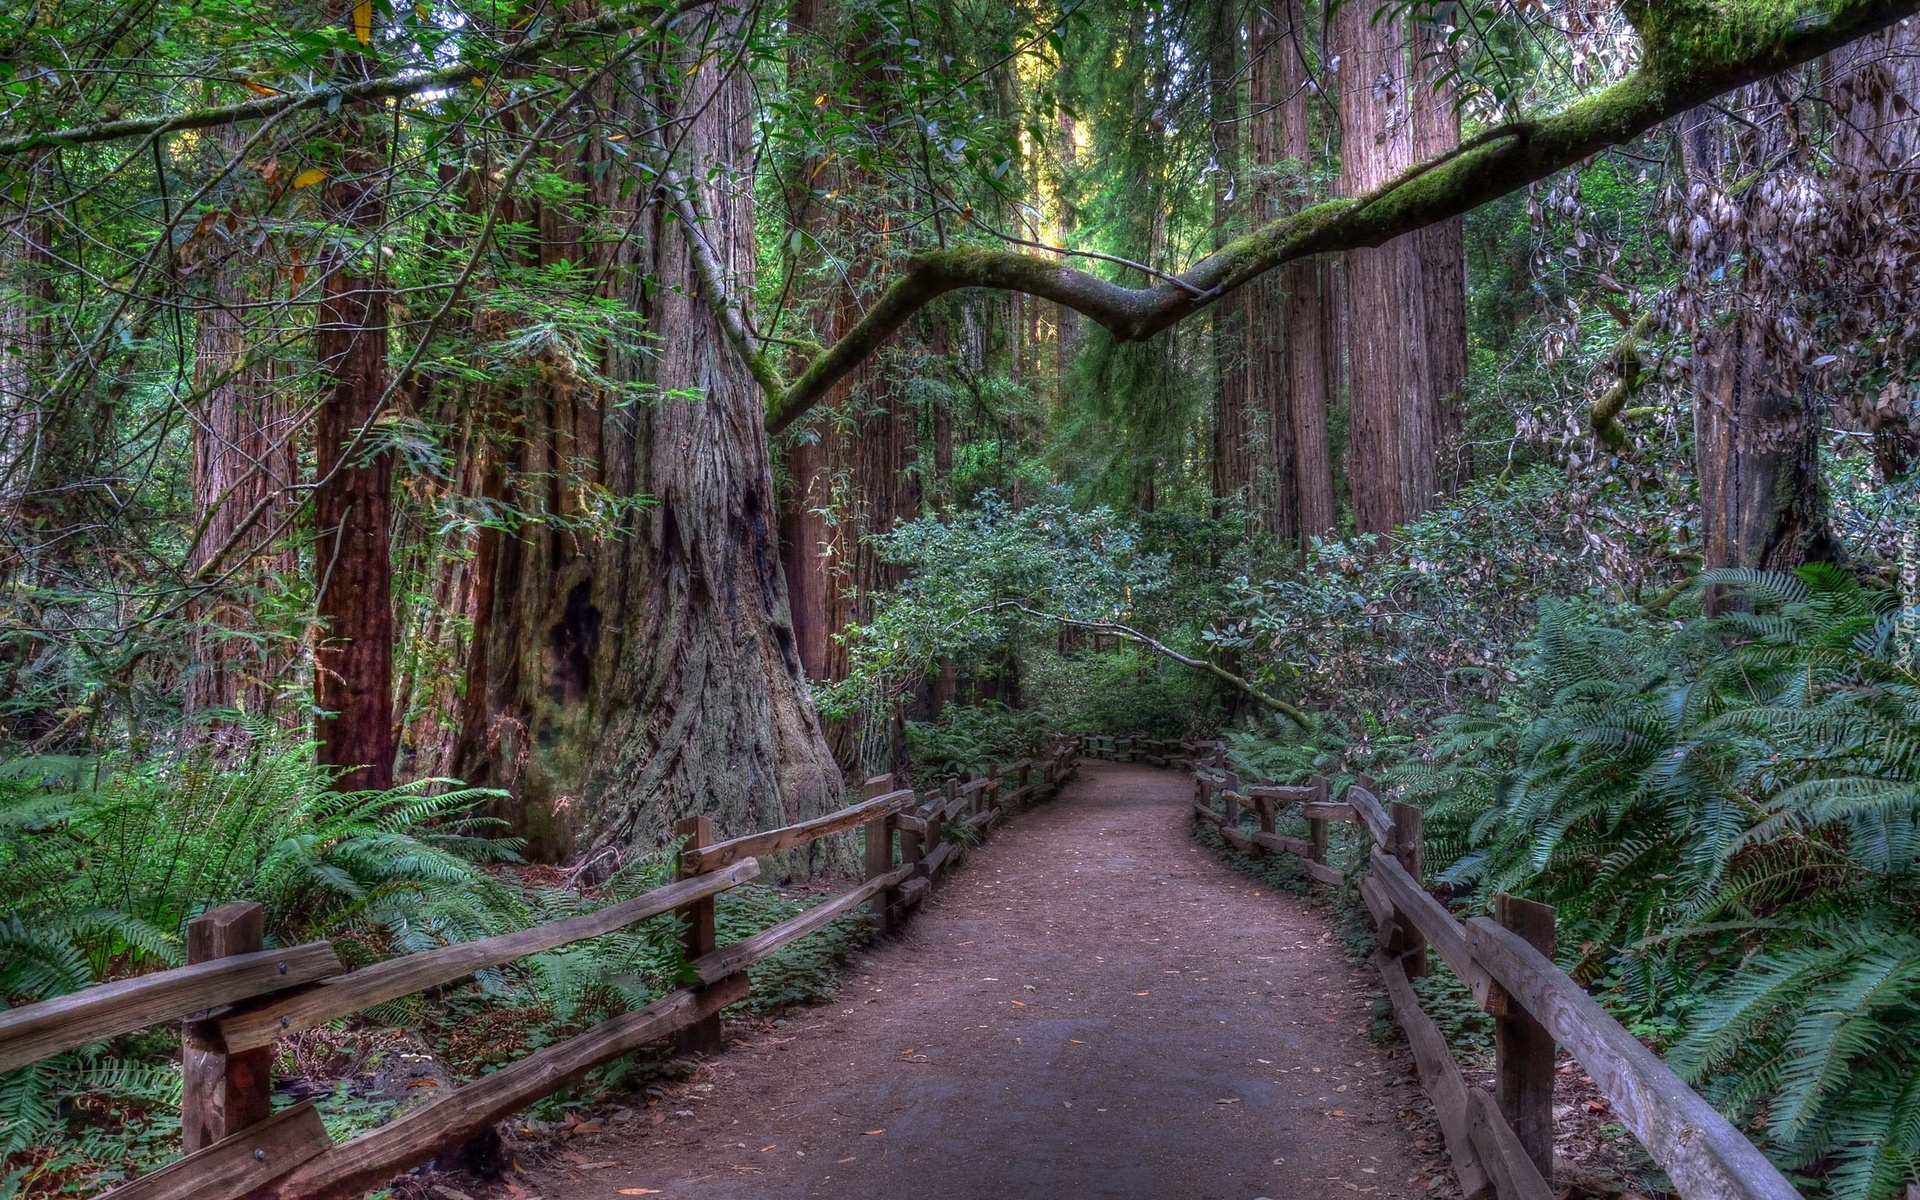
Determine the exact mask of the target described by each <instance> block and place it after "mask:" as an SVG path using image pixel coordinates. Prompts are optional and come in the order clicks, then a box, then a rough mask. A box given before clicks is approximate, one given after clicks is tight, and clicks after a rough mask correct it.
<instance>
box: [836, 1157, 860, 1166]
mask: <svg viewBox="0 0 1920 1200" xmlns="http://www.w3.org/2000/svg"><path fill="white" fill-rule="evenodd" d="M854 1158H855V1156H854V1155H852V1154H849V1155H847V1156H846V1157H845V1158H836V1159H834V1160H833V1165H834V1166H836V1167H837V1166H839V1165H840V1164H841V1163H850V1162H852V1161H853V1160H854Z"/></svg>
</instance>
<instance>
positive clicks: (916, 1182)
mask: <svg viewBox="0 0 1920 1200" xmlns="http://www.w3.org/2000/svg"><path fill="white" fill-rule="evenodd" d="M1190 787H1191V785H1190V783H1189V781H1188V780H1187V779H1186V778H1185V777H1184V776H1181V775H1178V774H1175V773H1173V772H1170V771H1158V770H1151V769H1148V768H1145V767H1137V766H1128V765H1120V764H1113V763H1102V762H1086V763H1083V764H1082V766H1081V769H1080V774H1079V776H1078V778H1077V779H1076V780H1074V781H1073V782H1072V783H1070V784H1069V785H1068V786H1067V787H1066V788H1065V789H1064V790H1063V792H1062V794H1061V795H1060V797H1059V798H1058V799H1057V800H1055V801H1053V802H1052V803H1049V804H1045V805H1042V806H1040V807H1038V808H1036V809H1034V810H1032V811H1030V812H1027V813H1024V814H1021V815H1020V816H1018V817H1016V818H1015V819H1014V820H1013V821H1012V822H1011V824H1010V825H1009V826H1007V827H1003V828H1001V829H1000V830H998V831H997V832H996V834H995V835H994V837H993V838H992V839H991V840H990V841H989V842H988V843H987V844H986V845H984V846H982V847H979V848H977V849H975V850H974V851H973V852H972V853H971V854H970V855H969V856H968V859H967V861H966V862H965V864H964V865H963V866H962V867H961V868H960V869H959V870H957V871H956V872H955V873H954V875H953V876H952V877H951V879H950V880H947V881H945V882H944V883H943V886H941V887H940V888H939V889H938V891H937V892H936V893H935V894H934V895H933V896H932V897H931V898H930V899H929V900H928V901H927V902H926V903H925V904H924V905H923V906H922V909H921V911H920V912H918V913H917V914H916V915H915V916H914V917H913V919H912V920H911V921H909V922H908V924H907V926H906V929H905V932H904V933H903V934H902V935H901V936H899V937H896V938H892V939H889V940H887V941H884V942H881V943H879V944H876V945H874V946H872V947H871V948H869V950H868V951H867V952H866V953H865V954H863V955H862V956H860V957H859V958H857V959H856V960H855V961H854V963H853V964H852V966H851V967H850V969H849V973H848V976H847V982H846V986H845V987H844V989H843V991H842V993H841V996H840V999H839V1001H838V1002H836V1003H834V1004H832V1005H830V1006H826V1007H822V1008H819V1009H812V1010H803V1011H801V1012H798V1013H794V1014H791V1015H790V1017H789V1018H788V1019H787V1020H786V1021H785V1022H783V1023H782V1024H781V1025H779V1026H775V1025H771V1024H767V1023H764V1022H762V1023H760V1024H759V1025H757V1026H745V1025H741V1026H736V1027H735V1028H734V1029H733V1031H732V1034H733V1039H734V1044H733V1045H732V1046H731V1047H730V1048H729V1049H728V1050H727V1051H726V1052H725V1053H724V1054H722V1055H720V1056H718V1057H716V1058H714V1059H712V1060H711V1061H710V1062H708V1063H707V1064H706V1065H705V1066H704V1067H703V1068H702V1070H701V1072H700V1073H699V1075H698V1076H697V1078H696V1080H695V1081H694V1082H693V1083H692V1084H691V1085H690V1086H687V1087H685V1088H676V1089H674V1094H671V1095H661V1096H659V1097H656V1098H655V1099H654V1100H653V1101H652V1102H651V1103H649V1105H648V1106H647V1107H645V1108H641V1109H638V1110H636V1111H632V1112H630V1113H626V1114H623V1116H625V1118H626V1119H625V1120H624V1121H622V1122H620V1123H608V1124H607V1125H606V1126H605V1127H604V1129H603V1130H601V1131H598V1132H595V1133H593V1134H592V1135H591V1136H588V1137H575V1138H573V1139H572V1140H571V1141H570V1142H569V1143H568V1148H567V1150H566V1151H564V1152H563V1153H562V1154H560V1155H559V1156H558V1157H556V1158H554V1159H553V1160H552V1161H551V1162H550V1163H548V1164H547V1165H546V1166H545V1167H543V1168H536V1169H534V1170H533V1171H531V1172H530V1173H529V1174H526V1175H522V1176H520V1178H519V1180H518V1186H516V1187H515V1188H514V1189H513V1190H514V1192H515V1193H516V1194H518V1195H522V1196H534V1195H537V1196H540V1197H543V1198H544V1200H585V1198H587V1197H593V1198H595V1200H599V1198H602V1197H613V1196H620V1195H657V1196H660V1197H663V1198H664V1200H680V1198H683V1197H686V1198H692V1197H699V1198H702V1200H732V1198H739V1200H746V1198H748V1197H752V1198H754V1200H773V1198H777V1197H794V1198H798V1197H816V1196H834V1197H842V1198H847V1200H859V1198H864V1197H874V1198H878V1197H892V1196H899V1195H912V1196H915V1197H917V1198H919V1200H949V1198H952V1200H959V1198H962V1197H965V1198H969V1200H971V1198H975V1197H996V1198H1010V1200H1018V1198H1022V1197H1035V1198H1038V1197H1048V1198H1059V1197H1081V1196H1086V1197H1103V1196H1128V1197H1137V1196H1155V1197H1169V1198H1192V1200H1254V1198H1255V1197H1272V1198H1274V1200H1319V1198H1336V1197H1337V1198H1340V1200H1346V1198H1348V1197H1352V1196H1355V1195H1367V1196H1376V1197H1381V1198H1383V1200H1388V1198H1403V1197H1416V1196H1417V1197H1426V1196H1432V1195H1436V1194H1448V1193H1450V1192H1451V1191H1452V1188H1451V1179H1450V1178H1448V1179H1444V1180H1443V1179H1437V1178H1435V1173H1436V1171H1435V1161H1434V1155H1433V1153H1432V1151H1431V1148H1430V1142H1431V1140H1432V1136H1431V1133H1430V1132H1429V1131H1428V1130H1424V1129H1422V1128H1421V1126H1423V1125H1424V1124H1425V1122H1424V1121H1420V1120H1418V1119H1417V1114H1416V1111H1415V1110H1416V1109H1417V1107H1418V1105H1419V1104H1421V1103H1423V1101H1420V1100H1419V1099H1418V1091H1417V1088H1416V1087H1414V1086H1412V1085H1411V1083H1410V1079H1409V1076H1408V1075H1407V1072H1406V1067H1405V1056H1404V1054H1399V1055H1394V1054H1392V1052H1391V1049H1390V1048H1383V1047H1381V1046H1378V1045H1375V1044H1374V1043H1372V1042H1370V1041H1369V1040H1368V1037H1367V1032H1366V1031H1367V1028H1368V1026H1369V1023H1370V1021H1371V1019H1372V1013H1371V1007H1370V1004H1371V997H1372V995H1373V987H1374V985H1373V981H1372V979H1371V976H1370V973H1369V972H1365V971H1363V970H1361V969H1360V968H1358V967H1355V966H1354V965H1353V964H1351V963H1350V962H1349V961H1348V960H1347V959H1346V958H1345V957H1344V956H1343V955H1342V953H1341V951H1340V948H1339V946H1338V945H1337V944H1336V943H1335V942H1334V941H1333V939H1332V938H1331V936H1330V935H1329V934H1328V932H1327V923H1326V920H1325V918H1324V916H1323V915H1320V914H1316V913H1315V912H1314V911H1313V910H1312V909H1310V908H1309V907H1307V905H1306V904H1305V903H1304V902H1303V901H1302V900H1300V899H1299V898H1298V897H1295V896H1292V895H1287V894H1276V893H1274V892H1272V891H1271V890H1268V889H1263V888H1262V887H1261V885H1259V884H1258V883H1257V882H1256V881H1253V880H1250V879H1248V878H1247V877H1245V876H1242V875H1238V874H1235V873H1234V872H1233V871H1231V870H1230V869H1228V868H1227V867H1226V866H1225V865H1224V864H1222V863H1221V862H1220V861H1219V860H1217V859H1216V858H1215V857H1214V856H1213V855H1211V854H1209V853H1207V852H1206V851H1205V850H1204V849H1202V848H1201V847H1199V846H1197V845H1196V844H1195V843H1194V841H1193V839H1192V838H1191V837H1190V836H1189V834H1188V828H1187V826H1188V816H1187V814H1188V811H1189V809H1188V798H1189V793H1190ZM1410 1118H1412V1119H1410ZM1423 1134H1424V1135H1425V1136H1424V1137H1423V1136H1422V1135H1423ZM1417 1138H1418V1139H1420V1140H1421V1141H1423V1142H1427V1143H1429V1144H1428V1145H1423V1146H1419V1147H1416V1145H1415V1141H1416V1139H1417Z"/></svg>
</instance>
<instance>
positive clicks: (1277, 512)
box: [1247, 0, 1339, 540]
mask: <svg viewBox="0 0 1920 1200" xmlns="http://www.w3.org/2000/svg"><path fill="white" fill-rule="evenodd" d="M1308 45H1309V36H1308V29H1307V24H1306V14H1305V11H1304V9H1303V6H1302V5H1301V3H1300V2H1299V0H1281V2H1279V3H1275V4H1262V5H1260V6H1259V7H1258V10H1257V11H1256V13H1255V16H1254V24H1253V32H1252V39H1251V58H1252V61H1251V63H1250V66H1249V77H1250V89H1251V94H1252V95H1251V102H1250V105H1249V107H1250V109H1251V125H1252V130H1253V142H1254V150H1253V156H1252V157H1253V159H1254V161H1255V163H1256V170H1257V172H1258V175H1257V180H1256V184H1255V187H1254V192H1253V198H1252V208H1253V212H1252V217H1253V221H1254V223H1255V224H1256V225H1260V224H1266V223H1268V222H1271V221H1274V220H1277V219H1278V218H1280V217H1282V216H1284V215H1286V214H1288V213H1292V212H1297V211H1299V209H1300V208H1302V207H1304V206H1305V205H1306V204H1308V203H1310V202H1311V201H1313V200H1315V199H1317V198H1318V197H1317V195H1316V189H1315V185H1314V178H1313V169H1312V167H1313V163H1314V161H1315V154H1314V147H1313V126H1312V111H1313V103H1314V97H1315V96H1316V95H1317V94H1318V84H1317V81H1316V80H1315V78H1314V75H1313V72H1312V70H1311V67H1310V64H1309V58H1308ZM1247 345H1248V351H1247V363H1248V368H1249V371H1250V373H1251V384H1250V389H1249V390H1250V391H1251V393H1252V396H1253V404H1254V406H1255V407H1256V409H1258V410H1259V411H1260V412H1261V414H1262V415H1263V423H1264V425H1265V434H1266V437H1267V439H1268V445H1269V449H1268V451H1267V454H1266V465H1267V473H1268V476H1269V478H1268V479H1267V480H1266V481H1265V483H1264V484H1263V486H1262V488H1261V494H1262V497H1263V501H1262V505H1261V507H1262V509H1263V510H1264V512H1265V513H1266V516H1265V517H1264V519H1263V524H1264V525H1265V526H1266V527H1267V528H1269V529H1271V530H1272V531H1273V532H1275V533H1276V534H1278V535H1280V536H1281V537H1283V538H1286V539H1289V540H1304V539H1305V538H1306V537H1310V536H1312V535H1314V534H1321V533H1325V532H1327V531H1328V530H1330V529H1332V528H1333V524H1334V498H1333V463H1332V458H1331V453H1330V448H1329V446H1328V442H1327V410H1328V409H1329V407H1331V405H1332V403H1333V400H1334V397H1335V396H1336V395H1337V394H1338V385H1339V375H1338V372H1339V356H1338V352H1337V347H1336V345H1335V342H1334V311H1333V264H1332V263H1331V262H1329V261H1327V260H1325V259H1322V258H1307V259H1301V260H1298V261H1296V262H1292V263H1288V264H1287V265H1286V266H1285V267H1282V268H1281V269H1280V270H1279V271H1276V272H1274V273H1273V274H1271V275H1268V276H1263V277H1262V278H1260V279H1257V280H1255V281H1254V282H1253V283H1251V284H1249V285H1248V287H1247Z"/></svg>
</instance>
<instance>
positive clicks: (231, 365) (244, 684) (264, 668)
mask: <svg viewBox="0 0 1920 1200" xmlns="http://www.w3.org/2000/svg"><path fill="white" fill-rule="evenodd" d="M238 257H239V254H238V252H237V251H236V253H235V254H234V256H233V259H238ZM233 259H230V260H229V261H226V262H221V263H217V264H214V267H213V271H212V274H213V285H212V287H211V289H210V294H209V295H208V296H207V297H206V298H205V300H204V307H202V309H201V311H200V314H199V317H198V318H197V321H196V327H195V333H194V361H195V373H196V376H197V380H198V386H199V388H200V389H201V390H202V396H201V399H200V402H199V405H198V407H197V409H196V411H195V414H194V422H193V526H194V528H196V529H198V530H199V531H200V534H199V538H198V540H197V541H196V542H195V543H194V544H193V547H192V548H191V550H190V551H189V553H188V556H187V567H188V572H189V574H190V575H194V576H199V575H201V574H202V572H205V573H206V574H207V575H209V576H211V578H209V579H206V580H203V582H205V583H208V584H211V585H213V590H212V591H211V593H210V594H209V595H208V597H207V598H205V599H203V600H198V601H196V602H195V604H194V606H193V609H192V616H193V618H194V621H195V624H194V629H193V662H192V664H191V666H190V667H189V669H188V672H187V677H186V681H185V682H186V689H185V691H186V695H185V707H186V711H187V712H188V713H195V712H201V711H204V710H207V709H215V708H241V709H244V710H245V711H247V712H249V713H253V714H259V713H264V712H266V711H267V708H268V704H269V702H270V700H271V698H272V681H273V679H274V677H275V676H276V675H277V674H278V673H279V669H280V666H281V665H282V664H283V663H284V662H285V658H286V656H285V655H284V653H281V652H280V651H278V650H277V649H275V648H273V647H270V646H266V645H262V644H260V643H259V642H257V641H255V640H254V639H253V638H251V637H249V636H248V635H249V633H250V632H252V631H254V630H255V629H256V622H255V620H254V617H253V611H254V607H255V605H256V604H257V603H258V601H259V599H260V598H261V594H262V592H263V590H264V589H268V588H272V587H275V586H277V585H278V583H279V581H281V580H284V579H290V578H292V577H293V575H294V574H295V572H296V571H298V569H299V556H298V554H297V552H296V550H295V548H294V545H293V542H292V539H291V538H289V537H288V536H287V533H286V529H285V524H286V521H287V518H288V516H289V514H290V513H291V511H292V502H291V499H290V497H291V495H292V493H291V491H290V489H291V488H292V486H293V485H294V484H295V483H296V482H297V481H298V480H297V471H298V465H297V463H296V461H295V453H294V434H295V430H294V427H293V426H294V421H295V417H294V413H293V406H292V403H291V401H290V398H289V394H288V392H287V390H286V389H285V388H283V387H281V386H280V385H279V383H278V381H277V380H276V379H275V372H274V369H273V364H272V363H271V361H266V360H263V359H262V358H261V357H260V351H259V342H260V341H261V340H263V338H262V334H263V332H264V331H262V330H260V329H258V328H256V327H254V326H251V325H250V324H249V322H248V320H247V318H246V313H247V311H248V309H247V306H248V304H249V303H250V302H251V301H254V300H255V299H257V296H256V295H255V291H256V289H254V288H253V287H250V286H249V281H250V280H251V279H252V278H253V274H254V273H253V272H250V271H248V270H247V268H246V266H245V265H244V264H243V263H241V262H238V261H233ZM266 336H267V337H270V336H271V335H270V334H268V335H266ZM227 575H231V576H232V577H233V580H234V583H233V584H232V585H222V584H220V583H219V580H220V578H221V577H223V576H227Z"/></svg>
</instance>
